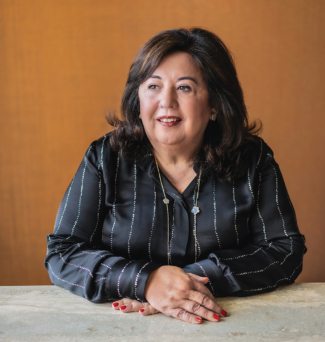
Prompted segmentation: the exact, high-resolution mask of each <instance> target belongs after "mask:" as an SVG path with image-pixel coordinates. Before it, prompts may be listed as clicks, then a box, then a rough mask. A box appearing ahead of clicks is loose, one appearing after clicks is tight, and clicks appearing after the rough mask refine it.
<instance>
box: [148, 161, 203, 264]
mask: <svg viewBox="0 0 325 342" xmlns="http://www.w3.org/2000/svg"><path fill="white" fill-rule="evenodd" d="M154 157H155V161H156V166H157V170H158V176H159V180H160V184H161V188H162V191H163V194H164V199H163V202H164V204H165V205H166V209H167V262H168V265H169V260H170V245H169V208H168V204H169V199H168V198H167V197H166V193H165V188H164V185H163V182H162V179H161V176H160V170H159V165H158V162H157V159H156V156H154ZM200 182H201V168H200V174H199V179H198V182H197V193H196V201H195V205H194V206H193V208H192V210H191V212H192V213H193V214H194V239H195V262H197V238H196V215H197V214H198V213H199V212H200V208H199V207H198V206H197V201H198V198H199V191H200Z"/></svg>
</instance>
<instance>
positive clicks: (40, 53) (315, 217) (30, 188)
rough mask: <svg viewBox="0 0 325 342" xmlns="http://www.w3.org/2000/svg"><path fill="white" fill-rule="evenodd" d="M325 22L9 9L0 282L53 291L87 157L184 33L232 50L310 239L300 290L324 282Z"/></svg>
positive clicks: (315, 9) (267, 10) (145, 9)
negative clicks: (137, 64)
mask: <svg viewBox="0 0 325 342" xmlns="http://www.w3.org/2000/svg"><path fill="white" fill-rule="evenodd" d="M324 16H325V1H324V0H272V1H269V0H209V1H202V0H178V1H175V0H164V1H152V0H150V1H149V0H136V1H134V0H129V1H126V0H119V1H113V0H96V1H94V0H46V1H44V0H28V1H24V0H2V1H1V2H0V44H1V45H0V143H1V156H0V270H1V273H0V274H1V275H0V285H31V284H50V281H49V278H48V275H47V272H46V270H45V268H44V266H43V259H44V257H45V253H46V235H47V234H48V233H50V232H52V230H53V226H54V221H55V216H56V212H57V209H58V206H59V204H60V201H61V198H62V196H63V194H64V192H65V190H66V188H67V186H68V184H69V182H70V180H71V179H72V177H73V175H74V173H75V171H76V169H77V167H78V165H79V163H80V162H81V159H82V157H83V154H84V152H85V151H86V149H87V147H88V146H89V144H90V142H92V141H93V140H95V139H97V138H99V137H100V136H102V135H103V134H105V133H106V132H108V131H110V130H111V129H112V128H111V127H109V126H108V125H107V124H106V122H105V118H104V113H105V111H106V110H107V109H114V108H115V109H117V111H118V110H119V103H120V100H121V96H122V92H123V88H124V84H125V81H126V77H127V74H128V70H129V67H130V64H131V62H132V60H133V58H134V56H135V54H136V52H137V51H138V49H139V48H140V47H141V46H142V45H143V44H144V43H145V42H146V41H147V40H148V39H149V38H150V37H151V36H153V35H154V34H156V33H158V32H160V31H162V30H165V29H170V28H177V27H182V26H185V27H190V26H200V27H203V28H207V29H209V30H212V31H213V32H215V33H216V34H218V35H219V36H220V37H221V38H222V39H223V40H224V42H225V43H226V44H227V45H228V47H229V48H230V49H231V51H232V52H233V54H234V58H235V62H236V65H237V69H238V74H239V78H240V81H241V84H242V86H243V89H244V93H245V98H246V102H247V106H248V110H249V113H250V117H251V119H255V118H260V119H261V120H262V121H263V123H264V131H263V133H262V137H263V138H264V139H265V141H266V142H267V143H268V144H269V146H270V147H271V148H272V149H273V151H274V153H275V158H276V160H277V162H278V163H279V165H280V167H281V170H282V173H283V176H284V179H285V181H286V184H287V187H288V191H289V194H290V196H291V199H292V202H293V205H294V207H295V209H296V213H297V219H298V224H299V226H300V229H301V231H302V233H303V234H305V236H306V239H307V246H308V249H309V250H308V253H307V254H306V257H305V264H304V270H303V273H302V275H301V276H300V277H299V281H325V264H324V263H323V262H321V261H322V260H324V259H325V248H324V247H323V246H324V242H325V241H324V240H325V230H324V223H323V214H324V209H323V207H324V203H325V191H324V190H325V187H324V174H325V153H324V147H325V134H324V128H325V115H324V109H325V96H324V90H325V86H324V79H325V72H324V71H325V70H324V69H325V67H324V66H325V63H324V60H325V20H324Z"/></svg>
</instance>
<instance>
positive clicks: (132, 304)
mask: <svg viewBox="0 0 325 342" xmlns="http://www.w3.org/2000/svg"><path fill="white" fill-rule="evenodd" d="M143 304H144V303H141V302H139V301H137V300H135V299H133V300H130V301H129V302H128V303H125V304H124V305H120V310H121V311H122V312H124V313H128V312H138V311H139V310H140V309H142V308H143V307H144V305H143Z"/></svg>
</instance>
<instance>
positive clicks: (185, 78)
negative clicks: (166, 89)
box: [149, 75, 197, 84]
mask: <svg viewBox="0 0 325 342" xmlns="http://www.w3.org/2000/svg"><path fill="white" fill-rule="evenodd" d="M149 78H158V79H159V80H161V77H160V76H158V75H152V76H150V77H149ZM181 80H191V81H193V82H194V83H195V84H197V81H196V79H195V78H193V77H191V76H182V77H179V78H178V80H177V81H181Z"/></svg>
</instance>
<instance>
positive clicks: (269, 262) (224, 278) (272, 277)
mask: <svg viewBox="0 0 325 342" xmlns="http://www.w3.org/2000/svg"><path fill="white" fill-rule="evenodd" d="M291 241H292V244H291ZM284 242H286V241H283V240H282V241H281V240H280V241H277V242H273V243H270V244H269V246H258V245H247V246H245V247H243V248H242V249H238V250H237V249H234V250H219V251H216V252H215V253H210V254H209V256H208V258H207V259H204V260H201V261H198V262H197V263H195V264H190V265H188V266H186V267H185V268H184V270H185V272H187V273H194V274H197V275H200V276H208V277H209V280H210V281H209V283H208V284H207V286H208V288H210V290H211V292H212V293H213V294H214V295H215V296H229V295H236V296H249V295H252V294H256V293H262V292H267V291H271V290H274V289H275V288H276V287H277V286H280V285H284V284H289V283H292V282H293V281H294V280H295V279H296V278H297V276H298V275H299V273H300V272H301V270H302V259H303V255H304V253H305V245H304V242H303V239H302V237H301V236H295V237H292V240H290V244H289V246H288V245H287V243H285V244H284ZM284 246H285V247H284ZM291 246H292V249H291Z"/></svg>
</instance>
